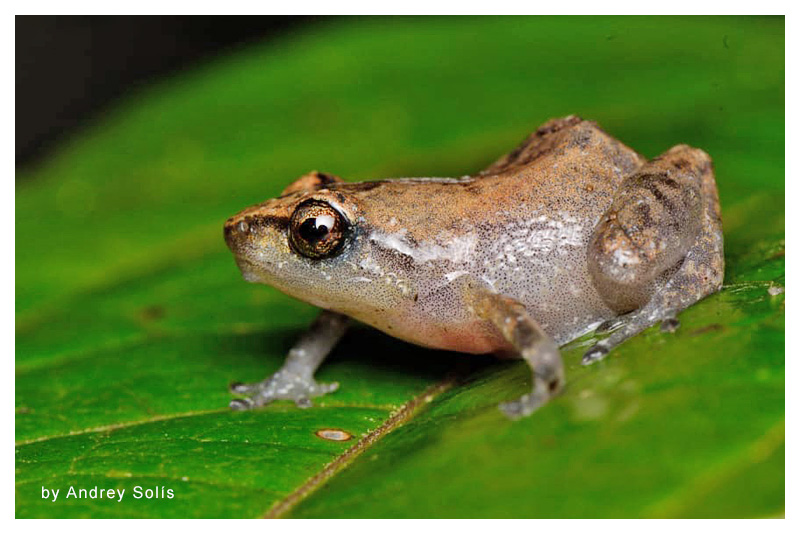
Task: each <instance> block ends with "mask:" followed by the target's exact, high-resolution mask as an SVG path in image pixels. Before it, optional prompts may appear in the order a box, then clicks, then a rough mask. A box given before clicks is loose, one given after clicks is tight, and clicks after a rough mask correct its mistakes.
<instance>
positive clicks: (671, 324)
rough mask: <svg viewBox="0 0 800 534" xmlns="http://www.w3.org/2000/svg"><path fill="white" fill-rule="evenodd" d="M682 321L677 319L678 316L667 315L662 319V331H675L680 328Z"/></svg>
mask: <svg viewBox="0 0 800 534" xmlns="http://www.w3.org/2000/svg"><path fill="white" fill-rule="evenodd" d="M680 326H681V322H680V321H679V320H678V319H677V317H666V318H664V319H663V320H662V321H661V331H662V332H666V333H670V334H671V333H672V332H675V331H676V330H677V329H678V328H680Z"/></svg>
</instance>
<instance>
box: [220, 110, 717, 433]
mask: <svg viewBox="0 0 800 534" xmlns="http://www.w3.org/2000/svg"><path fill="white" fill-rule="evenodd" d="M224 233H225V241H226V242H227V244H228V247H230V249H231V251H232V252H233V254H234V256H235V258H236V263H237V264H238V266H239V268H240V269H241V271H242V274H243V275H244V278H245V279H246V280H248V281H250V282H257V283H264V284H270V285H272V286H274V287H276V288H278V289H280V290H281V291H284V292H286V293H287V294H289V295H291V296H293V297H296V298H298V299H301V300H304V301H306V302H309V303H311V304H313V305H315V306H319V307H320V308H322V309H323V310H325V311H323V312H322V314H321V315H320V316H319V318H318V319H317V320H316V321H315V322H314V324H313V325H312V326H311V328H310V330H309V331H308V332H307V333H306V334H305V335H304V336H303V337H302V338H301V339H300V340H299V341H298V343H297V344H296V346H295V347H294V348H292V349H291V350H290V351H289V355H288V358H287V359H286V362H285V364H284V365H283V367H282V368H281V369H280V370H279V371H278V372H277V373H275V374H274V375H272V376H271V377H269V378H267V379H266V380H264V381H262V382H258V383H255V384H249V385H245V384H235V385H233V386H232V390H233V392H234V393H236V394H238V395H240V396H242V398H240V399H236V400H233V401H232V402H231V407H232V408H234V409H247V408H252V407H256V406H261V405H264V404H267V403H269V402H271V401H272V400H274V399H291V400H294V401H295V402H296V403H297V405H298V406H301V407H307V406H310V405H311V400H310V399H311V398H312V397H316V396H319V395H323V394H325V393H328V392H331V391H334V390H335V389H336V388H337V387H338V384H320V383H317V382H316V381H315V380H314V378H313V375H314V372H315V371H316V369H317V368H318V367H319V365H320V364H321V363H322V361H323V359H324V358H325V356H326V355H327V354H328V353H329V352H330V351H331V349H332V348H333V346H334V345H335V344H336V343H337V342H338V340H339V339H340V338H341V336H342V334H343V333H344V331H345V329H346V327H347V324H348V318H349V317H352V318H355V319H358V320H359V321H362V322H364V323H367V324H369V325H372V326H374V327H375V328H378V329H380V330H382V331H384V332H386V333H388V334H390V335H392V336H395V337H397V338H400V339H404V340H406V341H410V342H412V343H416V344H418V345H423V346H426V347H434V348H438V349H447V350H454V351H462V352H470V353H497V354H505V355H513V356H515V357H519V358H523V359H524V360H525V361H527V362H528V364H529V365H530V367H531V369H532V372H533V389H532V391H531V392H530V393H529V394H527V395H524V396H523V397H522V398H520V399H518V400H515V401H512V402H507V403H503V404H502V405H501V408H502V410H503V411H504V412H505V413H507V414H508V415H509V416H511V417H520V416H524V415H527V414H529V413H531V412H533V411H534V410H535V409H537V408H538V407H540V406H542V405H543V404H544V403H545V402H547V401H548V399H550V398H551V397H553V396H554V395H555V394H557V393H558V392H559V391H560V390H561V389H562V387H563V385H564V370H563V364H562V361H561V356H560V355H559V352H558V346H559V345H561V344H564V343H566V342H568V341H570V340H572V339H575V338H576V337H578V336H581V335H582V334H584V333H586V332H589V331H591V330H592V329H595V328H598V327H599V328H603V329H608V328H609V326H610V325H613V326H615V329H614V330H613V332H612V333H611V334H610V336H608V337H607V338H605V339H603V340H602V341H599V342H598V343H597V344H595V345H594V347H592V348H591V349H590V350H589V351H588V352H587V353H586V355H585V356H584V359H583V362H584V363H585V364H588V363H591V362H594V361H596V360H599V359H601V358H603V357H604V356H605V355H606V354H608V352H609V350H610V349H612V348H613V347H614V346H616V345H618V344H620V343H622V342H623V341H625V340H626V339H628V338H629V337H631V336H633V335H635V334H637V333H638V332H641V331H642V330H644V329H645V328H647V327H649V326H651V325H654V324H656V323H658V322H661V325H662V330H665V331H672V330H674V329H675V328H677V326H678V320H677V319H676V314H677V313H678V312H680V311H681V310H683V309H684V308H686V307H688V306H690V305H692V304H694V303H695V302H697V301H698V300H700V299H702V298H704V297H705V296H707V295H709V294H711V293H714V292H715V291H718V290H719V289H720V287H721V285H722V277H723V271H724V258H723V249H722V247H723V243H722V242H723V239H722V226H721V223H720V209H719V200H718V196H717V188H716V183H715V181H714V174H713V170H712V164H711V158H709V156H708V155H707V154H706V153H705V152H703V151H702V150H699V149H696V148H691V147H689V146H686V145H678V146H676V147H673V148H671V149H670V150H669V151H667V152H666V153H664V154H663V155H661V156H660V157H658V158H656V159H654V160H652V161H649V162H648V161H646V160H645V159H644V158H643V157H642V156H640V155H639V154H637V153H636V152H634V151H633V150H631V149H630V148H628V147H626V146H625V145H623V144H622V143H620V142H619V141H617V140H615V139H613V138H612V137H610V136H609V135H608V134H606V133H605V132H603V131H602V130H601V129H600V128H598V127H597V125H596V124H594V123H592V122H588V121H584V120H582V119H580V118H578V117H575V116H570V117H566V118H563V119H556V120H552V121H550V122H548V123H546V124H545V125H543V126H542V127H541V128H539V129H538V130H536V132H534V133H533V134H531V135H530V137H528V139H526V140H525V141H524V142H523V143H522V144H521V145H520V146H518V147H517V148H516V149H514V150H513V151H512V152H511V153H510V154H508V155H506V156H504V157H503V158H501V159H500V160H498V161H497V162H495V163H494V164H493V165H491V166H490V167H489V168H488V169H486V170H484V171H482V172H480V173H478V174H476V175H474V176H465V177H462V178H400V179H393V180H379V181H373V182H362V183H346V182H344V181H342V180H341V179H340V178H338V177H335V176H332V175H329V174H323V173H320V172H311V173H309V174H306V175H304V176H302V177H300V178H299V179H297V180H296V181H295V182H294V183H292V184H291V185H289V186H288V187H287V188H286V189H285V190H284V191H283V194H282V195H281V196H280V197H278V198H275V199H272V200H268V201H266V202H263V203H261V204H258V205H256V206H253V207H250V208H247V209H245V210H244V211H242V212H240V213H238V214H237V215H235V216H233V217H231V218H230V219H228V221H227V222H226V224H225V232H224Z"/></svg>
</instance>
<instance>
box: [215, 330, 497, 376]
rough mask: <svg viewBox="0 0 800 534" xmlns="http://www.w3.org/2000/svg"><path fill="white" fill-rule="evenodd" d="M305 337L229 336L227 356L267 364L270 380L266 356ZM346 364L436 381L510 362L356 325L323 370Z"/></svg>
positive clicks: (292, 334)
mask: <svg viewBox="0 0 800 534" xmlns="http://www.w3.org/2000/svg"><path fill="white" fill-rule="evenodd" d="M302 334H303V330H302V329H296V330H295V329H288V330H285V331H283V330H282V331H269V332H266V331H265V332H253V333H248V334H244V335H237V336H232V337H226V338H225V339H226V341H225V346H224V355H223V356H224V358H225V359H226V361H233V360H239V361H241V362H242V364H243V365H244V364H245V360H248V361H249V362H252V361H253V360H258V361H263V362H264V377H266V376H267V374H269V373H270V372H272V371H273V370H274V369H272V367H271V365H272V364H273V363H274V362H271V361H269V360H270V359H269V358H268V357H266V356H265V355H267V354H274V353H275V352H276V351H275V347H276V346H279V347H280V352H282V353H283V354H288V353H289V349H291V348H292V346H293V345H294V344H295V342H297V340H298V339H299V338H300V336H301V335H302ZM344 362H347V363H350V364H354V365H356V366H364V367H373V368H379V369H382V370H385V371H387V372H389V371H390V372H391V373H394V374H405V375H410V376H415V377H423V378H426V379H429V380H432V381H438V380H442V379H444V378H445V377H446V376H448V375H450V374H453V373H455V374H456V375H457V376H459V377H466V376H467V375H469V374H472V373H473V372H475V371H481V370H486V369H488V368H491V367H494V366H497V367H498V368H500V367H503V366H504V365H508V363H509V362H508V361H505V363H504V361H503V360H500V359H499V358H496V357H495V356H493V355H486V354H465V353H459V352H448V351H443V350H432V349H426V348H424V347H419V346H416V345H412V344H411V343H406V342H404V341H401V340H399V339H396V338H393V337H391V336H389V335H387V334H384V333H383V332H380V331H378V330H375V329H374V328H370V327H368V326H366V325H362V324H359V323H356V324H354V325H353V326H352V327H351V328H350V330H349V331H348V332H347V334H345V336H344V337H343V338H342V340H341V341H340V342H339V344H338V345H337V346H336V347H335V348H334V349H333V351H332V352H331V354H330V355H329V356H328V357H327V358H326V360H325V361H324V362H323V364H322V367H321V369H322V368H324V367H325V366H328V365H332V364H337V363H344ZM281 363H283V358H282V359H281Z"/></svg>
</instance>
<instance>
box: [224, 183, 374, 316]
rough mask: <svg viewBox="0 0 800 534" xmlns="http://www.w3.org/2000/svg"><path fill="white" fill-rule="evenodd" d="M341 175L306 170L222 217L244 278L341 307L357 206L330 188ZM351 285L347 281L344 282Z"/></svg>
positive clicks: (352, 251)
mask: <svg viewBox="0 0 800 534" xmlns="http://www.w3.org/2000/svg"><path fill="white" fill-rule="evenodd" d="M341 182H342V180H341V179H340V178H337V177H335V176H331V175H329V174H324V173H320V172H316V171H314V172H311V173H308V174H306V175H304V176H301V177H300V178H298V179H297V180H296V181H295V182H293V183H292V184H291V185H289V187H287V188H286V189H284V191H283V192H282V194H281V196H280V197H278V198H274V199H271V200H267V201H266V202H263V203H261V204H258V205H255V206H251V207H249V208H247V209H245V210H243V211H241V212H239V213H238V214H236V215H234V216H233V217H231V218H230V219H228V220H227V221H226V223H225V229H224V235H225V242H226V243H227V245H228V248H230V249H231V251H232V252H233V254H234V256H235V258H236V263H237V265H238V266H239V269H240V270H241V271H242V275H243V276H244V278H245V280H247V281H249V282H256V283H263V284H269V285H272V286H274V287H277V288H278V289H280V290H282V291H284V292H285V293H288V294H289V295H292V296H294V297H297V298H299V299H301V300H305V301H307V302H310V303H312V304H314V305H317V306H321V307H326V308H338V309H342V308H347V307H348V306H349V305H350V304H351V303H350V302H349V301H350V300H353V299H354V298H355V296H354V295H350V294H349V293H350V292H351V291H352V289H350V288H348V277H352V276H353V273H352V272H351V271H352V265H353V262H352V261H348V258H353V257H357V256H358V255H359V254H358V250H357V249H358V240H357V239H355V237H356V234H357V228H356V227H355V225H354V221H356V212H357V207H356V205H355V203H354V202H353V201H352V200H350V199H348V198H347V197H346V196H345V195H344V194H342V193H341V192H339V191H336V190H335V184H337V183H341ZM349 285H350V286H352V283H350V284H349Z"/></svg>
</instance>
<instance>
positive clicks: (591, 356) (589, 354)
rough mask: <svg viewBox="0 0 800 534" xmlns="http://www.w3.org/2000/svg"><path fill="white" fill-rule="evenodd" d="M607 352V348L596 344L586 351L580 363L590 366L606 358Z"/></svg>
mask: <svg viewBox="0 0 800 534" xmlns="http://www.w3.org/2000/svg"><path fill="white" fill-rule="evenodd" d="M608 350H609V349H608V347H605V346H603V345H601V344H600V343H597V344H595V345H594V346H593V347H592V348H591V349H589V350H587V351H586V353H585V354H584V355H583V359H581V363H582V364H583V365H591V364H593V363H594V362H599V361H600V360H602V359H603V358H605V357H606V356H608Z"/></svg>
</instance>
